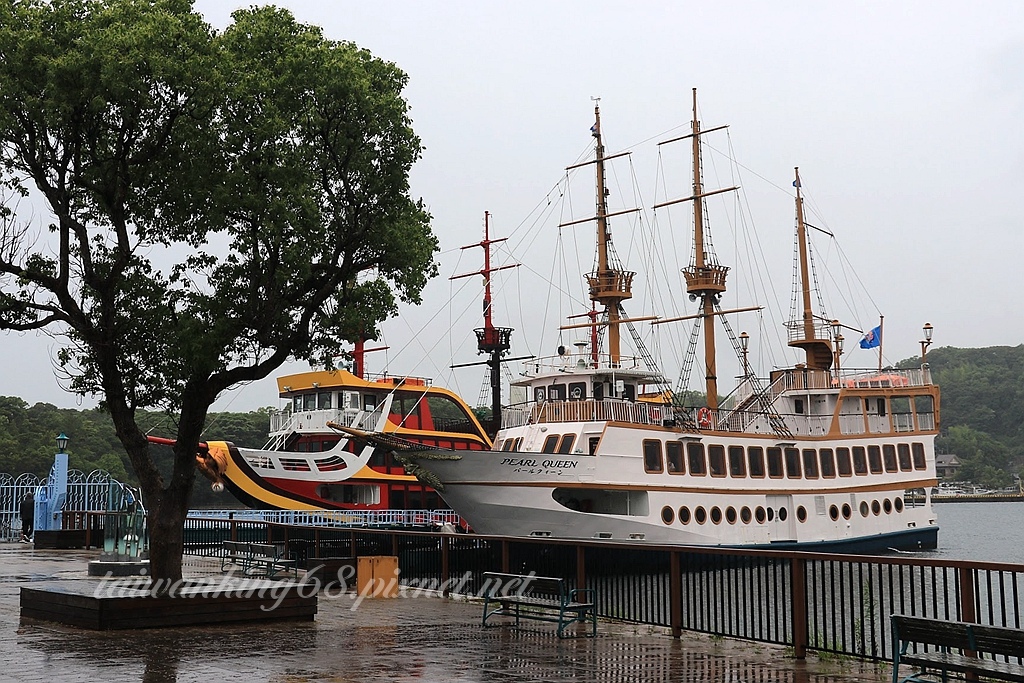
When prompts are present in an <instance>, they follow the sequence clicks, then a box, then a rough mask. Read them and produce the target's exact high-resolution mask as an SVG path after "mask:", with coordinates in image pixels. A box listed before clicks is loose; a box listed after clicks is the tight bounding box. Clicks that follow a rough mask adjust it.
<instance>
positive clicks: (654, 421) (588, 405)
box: [501, 399, 672, 427]
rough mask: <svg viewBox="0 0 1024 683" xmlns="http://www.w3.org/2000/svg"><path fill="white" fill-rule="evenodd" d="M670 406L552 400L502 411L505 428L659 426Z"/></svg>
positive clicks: (608, 401)
mask: <svg viewBox="0 0 1024 683" xmlns="http://www.w3.org/2000/svg"><path fill="white" fill-rule="evenodd" d="M671 416H672V415H671V412H670V409H669V407H668V406H663V405H657V404H654V403H642V402H641V403H634V402H632V401H621V400H615V399H604V400H601V401H595V400H587V401H550V402H547V403H535V404H531V405H528V406H512V407H509V408H505V409H504V410H502V412H501V425H502V427H520V426H522V425H525V424H536V423H541V422H605V421H607V422H628V423H632V424H645V425H660V424H662V421H663V420H666V419H668V418H670V417H671Z"/></svg>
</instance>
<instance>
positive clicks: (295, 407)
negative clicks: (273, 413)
mask: <svg viewBox="0 0 1024 683" xmlns="http://www.w3.org/2000/svg"><path fill="white" fill-rule="evenodd" d="M300 410H302V397H301V396H293V397H292V412H296V413H297V412H299V411H300Z"/></svg>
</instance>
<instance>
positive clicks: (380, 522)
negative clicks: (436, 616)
mask: <svg viewBox="0 0 1024 683" xmlns="http://www.w3.org/2000/svg"><path fill="white" fill-rule="evenodd" d="M189 517H192V518H196V519H225V520H238V521H246V522H266V523H270V524H285V525H291V526H318V527H324V528H348V527H387V528H394V527H420V528H423V527H439V526H443V525H445V524H450V525H452V526H460V525H462V526H465V524H464V522H463V521H462V518H461V517H459V515H458V513H456V512H455V511H454V510H190V511H189Z"/></svg>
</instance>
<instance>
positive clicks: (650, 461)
mask: <svg viewBox="0 0 1024 683" xmlns="http://www.w3.org/2000/svg"><path fill="white" fill-rule="evenodd" d="M594 114H595V123H594V126H593V128H592V129H591V131H592V133H593V137H594V139H595V142H594V152H595V154H594V158H593V160H591V161H589V162H587V163H589V164H593V165H594V167H595V169H596V190H597V201H596V214H595V215H594V216H593V218H591V219H588V220H592V221H594V222H595V223H596V227H597V254H596V259H595V267H594V269H593V271H592V272H590V273H589V274H587V275H586V281H587V288H588V289H589V296H590V299H591V301H592V302H593V304H594V307H595V308H596V307H599V311H600V312H601V319H600V320H599V321H598V320H596V319H595V320H593V322H592V323H591V324H590V326H591V330H592V332H593V331H596V330H597V328H598V327H600V328H601V331H602V333H601V335H598V334H596V333H594V334H592V335H591V338H592V342H591V343H590V344H589V348H587V345H586V344H581V345H579V347H578V349H577V350H576V351H572V350H566V349H565V348H564V347H560V348H559V353H558V355H557V356H553V357H547V358H534V359H531V360H528V361H526V362H525V363H524V365H523V369H522V372H521V374H520V378H519V379H518V380H517V381H515V382H514V383H513V385H514V386H517V387H521V388H522V389H524V390H525V391H526V398H527V401H526V403H525V404H521V405H511V406H508V407H506V408H505V409H504V410H503V413H502V422H501V429H500V431H499V432H498V433H497V436H496V439H495V443H494V448H493V450H480V451H461V452H459V453H451V452H448V453H443V454H439V453H438V450H437V449H422V448H417V447H416V446H415V445H407V446H405V447H404V448H403V450H405V451H406V452H405V454H404V455H406V456H408V457H410V458H411V459H412V460H413V461H414V462H415V463H416V464H417V465H418V466H419V467H420V468H421V469H422V470H426V471H427V472H428V473H429V474H430V475H431V481H436V482H438V486H439V487H443V488H441V491H440V493H441V495H442V496H443V498H444V499H445V500H446V501H447V502H448V503H449V504H450V505H451V506H452V508H454V509H455V510H456V511H457V512H459V513H460V515H462V517H463V518H464V519H466V520H467V521H468V522H469V524H470V525H471V526H472V528H473V529H474V530H475V531H477V532H480V533H485V534H501V535H512V536H534V537H552V538H572V539H580V538H589V539H604V540H610V541H626V542H644V543H657V544H693V545H727V546H764V545H771V546H772V547H791V546H795V547H799V548H807V549H811V548H819V549H845V550H851V551H871V550H878V549H886V548H897V549H920V548H934V547H936V544H937V536H938V525H937V520H936V516H935V513H934V511H933V508H932V504H931V499H930V490H931V487H932V486H934V485H935V483H936V476H935V453H934V443H933V442H934V438H935V436H936V434H937V430H938V417H939V390H938V387H937V386H935V385H934V384H932V382H931V377H930V374H929V371H928V367H927V364H926V363H924V358H923V357H922V364H921V366H920V367H916V368H912V369H903V370H900V369H887V370H886V371H885V372H881V371H880V369H879V370H851V369H847V368H840V360H841V358H842V343H843V337H842V332H843V330H844V329H845V328H844V326H843V325H841V324H840V323H839V322H837V321H833V320H831V319H829V318H827V317H825V316H823V315H822V314H821V313H820V312H819V313H815V311H814V310H813V309H812V301H811V289H812V280H811V276H810V270H809V265H808V244H807V241H808V240H807V234H806V233H807V227H808V226H807V224H806V223H805V221H804V217H803V197H802V193H801V188H800V179H799V173H797V176H796V180H795V182H794V186H795V187H796V214H797V220H796V230H797V236H796V237H797V239H796V244H797V250H798V263H799V267H798V269H797V270H798V278H799V280H798V283H797V291H798V292H799V301H800V304H801V305H799V306H797V307H796V308H797V314H796V315H795V316H794V319H792V320H790V321H789V323H787V325H786V329H787V332H788V344H789V346H791V347H794V348H795V349H797V350H798V351H800V352H802V354H803V356H804V359H803V362H800V363H795V364H794V365H793V366H792V367H784V368H781V369H774V370H772V371H771V372H770V374H768V376H767V377H759V376H757V374H756V373H754V372H753V371H752V370H751V368H750V366H749V363H748V362H747V344H748V343H749V338H748V337H747V335H746V334H745V333H744V334H743V335H740V336H739V337H736V336H735V335H734V334H733V333H732V330H731V327H730V326H729V325H728V323H727V317H728V316H729V315H731V314H733V313H739V312H742V311H745V310H752V308H744V309H732V310H723V308H722V307H721V305H720V302H721V297H722V294H723V293H724V292H725V291H726V282H727V275H728V272H729V268H728V267H727V266H725V265H722V264H721V263H720V262H719V261H718V258H717V256H716V254H715V253H714V250H713V249H712V248H711V242H710V232H709V229H708V227H707V224H706V220H705V217H704V216H705V212H706V206H705V199H706V198H707V197H709V196H711V195H714V194H718V193H721V192H726V191H729V190H734V189H736V188H728V189H722V190H706V189H705V188H704V184H703V177H702V169H701V153H700V152H701V148H700V145H701V143H702V138H703V136H704V135H705V134H707V133H710V132H712V131H715V130H718V128H709V129H702V128H701V123H700V121H699V119H698V116H697V97H696V91H694V93H693V118H692V121H691V131H690V133H689V134H687V135H684V136H682V137H680V138H676V139H674V140H667V141H665V143H661V144H666V143H668V142H675V141H677V140H679V141H682V140H687V141H689V142H690V143H691V145H692V157H693V158H692V177H693V180H692V192H691V193H690V195H689V196H687V197H684V198H682V199H677V200H673V201H669V202H665V203H663V204H659V205H657V207H656V208H658V207H660V206H667V205H669V204H673V203H677V202H683V201H689V202H691V203H692V206H693V240H694V244H693V251H692V255H691V260H690V262H689V265H688V266H687V267H686V268H685V269H683V276H684V278H685V283H686V292H687V294H688V297H689V299H690V301H692V302H695V303H696V304H697V312H696V313H695V314H693V315H689V316H683V317H682V318H677V319H675V320H684V319H691V320H694V321H695V322H694V325H695V327H694V330H695V333H696V332H699V333H701V334H702V335H703V340H704V344H703V347H704V368H703V369H704V370H705V377H706V401H705V404H704V405H702V406H699V407H696V406H692V407H685V406H683V405H681V401H680V394H679V393H677V392H673V391H672V390H671V389H670V387H669V385H668V383H667V382H666V379H665V377H664V376H663V375H662V373H661V371H660V370H659V369H658V368H657V367H655V366H654V364H653V362H652V359H651V358H650V357H649V354H646V353H641V354H640V356H638V357H628V356H626V355H623V353H622V349H621V341H620V336H621V332H620V331H621V329H622V328H623V327H628V326H630V325H632V323H634V322H637V321H638V320H647V319H646V318H629V317H628V315H627V314H626V312H625V309H624V307H623V302H626V301H628V300H629V299H630V298H631V297H632V285H633V279H634V277H635V275H636V273H634V272H631V271H628V270H626V269H625V267H624V266H623V265H622V264H621V263H620V262H619V260H618V257H617V256H616V255H615V252H614V249H612V246H611V229H610V220H609V219H610V218H611V217H612V216H614V215H617V213H624V212H617V213H610V212H609V211H608V206H607V200H606V197H607V194H608V192H607V190H606V188H605V162H606V161H607V160H608V159H610V158H611V157H610V156H606V155H605V150H604V146H603V143H602V133H601V118H600V107H599V104H598V105H597V106H595V110H594ZM722 128H724V126H722ZM613 156H614V155H613ZM577 166H580V164H578V165H577ZM577 222H580V221H573V223H577ZM670 321H672V319H669V320H665V319H662V320H654V321H652V322H653V323H657V324H662V323H667V322H670ZM719 325H721V326H722V327H724V329H725V330H726V331H727V333H728V334H729V336H730V339H731V341H732V343H733V346H734V347H735V348H736V350H737V351H739V352H741V353H742V376H741V378H740V382H739V386H738V387H737V388H736V390H735V391H734V392H733V394H732V395H731V397H730V401H729V403H728V405H720V404H719V392H718V378H717V364H716V338H715V332H716V326H719ZM599 337H600V338H601V340H602V341H603V345H602V346H601V347H600V348H599V345H598V339H599ZM696 341H697V337H696V336H694V337H693V343H692V344H691V347H695V346H696ZM929 343H930V338H929ZM923 350H924V345H923V343H922V351H923ZM360 436H361V438H362V439H364V440H368V441H370V442H371V443H372V442H373V441H374V440H375V437H374V435H373V434H371V433H361V434H360Z"/></svg>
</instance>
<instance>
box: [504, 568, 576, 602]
mask: <svg viewBox="0 0 1024 683" xmlns="http://www.w3.org/2000/svg"><path fill="white" fill-rule="evenodd" d="M484 586H485V591H486V593H487V595H488V596H489V597H492V598H495V597H501V596H513V595H515V596H528V595H532V596H536V597H540V598H551V599H553V600H561V599H563V598H564V597H565V595H566V592H567V591H566V586H565V580H564V579H558V578H554V577H550V576H529V575H524V574H501V573H498V572H487V573H485V574H484Z"/></svg>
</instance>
